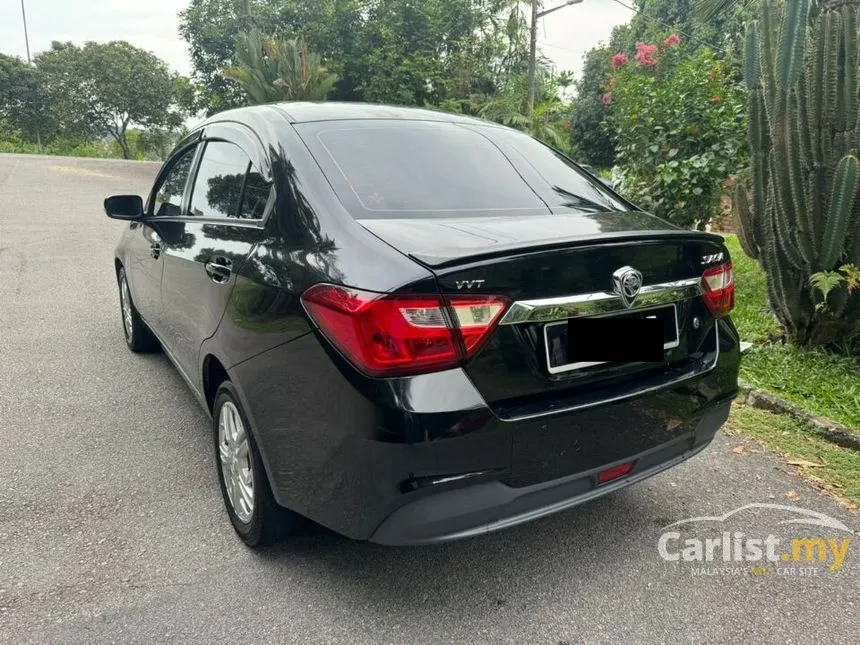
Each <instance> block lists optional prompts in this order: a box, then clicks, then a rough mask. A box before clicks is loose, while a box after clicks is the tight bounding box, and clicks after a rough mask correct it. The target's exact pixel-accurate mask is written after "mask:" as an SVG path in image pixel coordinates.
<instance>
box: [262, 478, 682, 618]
mask: <svg viewBox="0 0 860 645" xmlns="http://www.w3.org/2000/svg"><path fill="white" fill-rule="evenodd" d="M667 522H668V520H666V518H665V517H663V516H662V514H661V512H660V507H659V506H658V505H657V502H656V500H655V499H654V498H653V497H652V496H651V495H649V494H648V492H647V491H645V490H644V489H635V488H634V489H628V490H624V491H619V492H617V493H615V494H612V495H609V496H607V497H605V498H602V499H599V500H595V501H593V502H590V503H587V504H584V505H581V506H577V507H575V508H572V509H569V510H567V511H565V512H562V513H560V514H558V515H555V516H552V517H549V518H544V519H542V520H538V521H535V522H531V523H528V524H525V525H521V526H518V527H514V528H512V529H508V530H505V531H501V532H498V533H493V534H490V535H485V536H481V537H477V538H472V539H468V540H462V541H458V542H452V543H447V544H439V545H431V546H421V547H386V546H380V545H375V544H371V543H367V542H357V541H352V540H349V539H347V538H344V537H342V536H340V535H338V534H336V533H333V532H331V531H329V530H327V529H325V528H323V527H320V526H318V525H314V524H310V523H308V524H307V525H306V526H304V527H302V530H301V531H300V532H299V533H298V534H297V535H293V536H292V537H291V538H289V539H288V540H286V541H284V542H283V543H282V544H279V545H277V546H274V547H272V548H270V549H268V550H266V551H264V552H262V553H260V555H259V557H260V558H261V559H262V560H264V562H265V566H264V567H261V569H264V570H266V571H268V572H269V575H272V576H275V577H280V576H281V575H287V576H291V575H292V574H294V573H295V572H296V568H297V567H298V568H299V569H309V570H310V572H311V573H313V575H312V576H303V580H305V581H307V580H319V581H320V584H323V583H324V582H323V581H327V582H326V583H325V584H326V589H327V592H326V593H331V590H332V589H337V590H339V592H340V593H341V594H342V598H341V601H342V602H344V603H346V604H348V605H352V604H355V603H357V602H366V603H370V604H373V605H377V604H379V603H382V604H383V605H387V606H388V607H389V608H390V609H391V610H394V611H399V610H405V609H408V608H409V607H413V606H416V605H420V606H421V607H422V609H426V608H428V607H429V608H432V607H433V606H440V607H441V606H450V605H451V603H452V602H453V601H455V600H456V599H457V598H459V599H460V600H462V601H464V602H468V603H474V602H479V603H484V602H486V603H488V604H489V605H491V606H492V605H493V604H496V605H502V604H505V603H507V602H516V600H517V598H518V597H520V598H523V599H525V598H532V599H533V598H534V597H535V595H534V592H535V589H552V588H558V587H559V586H562V587H579V586H582V585H585V584H590V583H592V582H594V581H595V580H596V579H598V578H600V577H604V576H608V575H614V572H617V571H618V570H619V569H620V570H623V569H625V568H627V567H629V568H632V569H636V568H641V565H642V562H643V557H642V551H643V549H648V548H653V547H651V545H652V544H656V541H652V540H651V537H652V536H653V537H654V540H656V536H657V534H658V533H659V527H660V526H663V525H665V524H666V523H667ZM659 562H660V561H659V558H658V557H657V553H656V550H655V551H654V558H653V563H654V565H655V567H656V566H659ZM513 571H516V572H518V574H517V576H516V579H515V580H512V579H511V578H512V575H511V573H510V572H513ZM523 572H529V573H527V574H525V575H524V574H523ZM333 581H336V584H332V582H333ZM270 582H275V581H274V580H270ZM538 595H539V594H538ZM452 596H454V597H452Z"/></svg>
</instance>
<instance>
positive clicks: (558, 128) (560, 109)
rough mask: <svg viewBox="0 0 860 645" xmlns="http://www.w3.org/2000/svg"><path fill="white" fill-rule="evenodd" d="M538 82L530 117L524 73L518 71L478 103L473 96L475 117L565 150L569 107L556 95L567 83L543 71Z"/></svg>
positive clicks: (564, 78)
mask: <svg viewBox="0 0 860 645" xmlns="http://www.w3.org/2000/svg"><path fill="white" fill-rule="evenodd" d="M541 76H543V78H542V79H541V82H540V83H539V84H538V89H537V92H536V96H537V100H536V103H535V106H534V111H533V112H532V116H531V118H530V117H529V116H528V115H527V114H526V100H527V84H528V76H527V75H526V74H519V75H517V76H515V77H513V78H511V79H509V81H508V83H507V84H506V85H505V87H503V88H501V90H500V91H499V92H498V93H497V94H495V95H493V96H492V97H490V98H488V99H486V102H484V103H481V99H476V103H475V105H476V106H477V113H478V115H479V116H481V117H482V118H485V119H489V120H491V121H496V122H498V123H501V124H503V125H507V126H510V127H513V128H517V129H518V130H522V131H523V132H525V133H526V134H528V135H530V136H533V137H534V138H536V139H540V140H541V141H543V142H544V143H546V144H548V145H550V146H552V147H554V148H558V149H560V150H563V151H567V149H568V147H569V133H568V131H567V128H569V127H570V121H569V120H568V114H569V111H570V110H569V107H568V106H567V105H566V104H565V103H564V102H563V101H562V100H561V99H560V98H559V97H558V90H559V88H560V87H561V86H563V85H565V84H569V82H570V79H569V77H568V76H567V75H561V76H555V75H552V74H549V73H548V72H546V71H544V73H543V74H542V75H541Z"/></svg>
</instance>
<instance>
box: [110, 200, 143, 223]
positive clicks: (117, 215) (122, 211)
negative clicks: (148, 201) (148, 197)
mask: <svg viewBox="0 0 860 645" xmlns="http://www.w3.org/2000/svg"><path fill="white" fill-rule="evenodd" d="M105 213H107V216H108V217H111V218H113V219H122V220H135V219H140V218H141V217H143V199H142V198H141V196H140V195H111V196H110V197H105Z"/></svg>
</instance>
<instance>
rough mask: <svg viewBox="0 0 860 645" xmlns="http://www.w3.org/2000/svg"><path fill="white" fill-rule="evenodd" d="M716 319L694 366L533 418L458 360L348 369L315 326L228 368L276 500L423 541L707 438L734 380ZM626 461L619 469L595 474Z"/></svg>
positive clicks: (319, 518) (533, 506)
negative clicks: (405, 370)
mask: <svg viewBox="0 0 860 645" xmlns="http://www.w3.org/2000/svg"><path fill="white" fill-rule="evenodd" d="M720 325H721V329H720V333H719V356H718V360H717V361H716V364H715V365H713V364H712V362H711V361H710V359H708V360H707V364H708V366H709V369H707V370H706V371H705V372H703V373H701V374H696V375H693V376H692V377H691V378H689V379H687V380H684V381H681V382H671V383H668V384H664V385H663V387H660V388H653V387H650V385H649V384H648V383H647V382H645V381H642V380H641V379H640V382H639V383H638V385H639V386H640V387H641V388H642V390H641V391H631V390H628V391H627V394H628V397H626V398H623V399H618V398H612V399H611V400H610V401H608V402H606V403H605V404H602V405H590V406H581V405H580V404H581V403H582V402H581V401H578V400H574V401H570V402H559V406H558V409H555V410H551V411H550V412H549V413H547V414H544V415H541V416H536V415H532V414H523V415H522V416H521V417H520V418H503V417H502V416H501V415H499V414H498V413H496V412H495V411H494V410H493V409H491V408H490V407H488V405H487V403H486V402H485V400H484V399H483V398H482V397H481V395H480V394H479V392H478V391H477V390H476V388H475V386H474V385H473V383H472V382H471V381H470V380H469V378H468V377H467V375H466V374H465V371H464V370H462V369H452V370H448V371H446V372H438V373H432V374H424V375H419V376H414V377H403V378H399V379H368V378H365V377H359V376H357V375H356V374H355V372H354V370H353V369H352V368H351V367H350V366H349V365H347V364H345V362H344V361H343V359H341V358H340V357H339V355H338V354H337V353H336V352H334V351H333V350H332V349H331V348H330V347H329V346H328V345H327V343H326V342H325V341H324V339H321V338H319V337H318V336H317V335H316V334H307V335H305V336H302V337H301V338H298V339H296V340H294V341H292V342H290V343H286V344H283V345H280V346H278V347H276V348H273V349H272V350H269V351H267V352H264V353H262V354H260V355H258V356H255V357H254V358H252V359H250V360H248V361H245V362H243V363H241V364H238V365H235V366H233V367H231V368H230V370H229V373H230V377H231V380H232V381H233V384H234V385H235V386H236V387H237V390H238V392H239V396H240V397H241V398H242V403H243V406H244V408H245V410H246V411H247V414H248V416H249V421H250V424H251V427H252V429H253V431H254V434H255V436H256V439H257V445H258V447H259V448H260V451H261V454H262V458H263V463H264V465H265V468H266V472H267V475H268V479H269V482H270V484H271V487H272V492H273V494H274V496H275V499H276V500H277V502H278V503H279V504H281V505H282V506H285V507H287V508H290V509H292V510H294V511H296V512H297V513H300V514H302V515H305V516H306V517H308V518H310V519H312V520H314V521H315V522H318V523H320V524H323V525H324V526H327V527H329V528H330V529H333V530H335V531H337V532H338V533H342V534H344V535H346V536H348V537H351V538H354V539H361V540H368V539H370V540H373V541H376V542H380V543H385V544H421V543H427V542H437V541H442V540H451V539H456V538H461V537H467V536H469V535H476V534H481V533H485V532H489V531H492V530H497V529H501V528H503V527H505V526H510V525H513V524H518V523H521V522H526V521H529V520H531V519H535V518H537V517H541V516H543V515H547V514H550V513H553V512H556V511H558V510H561V509H564V508H567V507H569V506H573V505H575V504H579V503H581V502H584V501H587V500H589V499H592V498H594V497H597V496H599V495H602V494H605V493H608V492H611V491H613V490H616V489H617V488H620V487H622V486H625V485H629V484H631V483H633V482H635V481H639V480H640V479H643V478H645V477H648V476H650V475H653V474H655V473H657V472H659V471H661V470H663V469H665V468H668V467H670V466H672V465H673V464H675V463H678V462H679V461H681V460H683V459H686V458H688V457H690V456H691V455H693V454H695V453H696V452H698V451H699V450H701V449H702V448H704V447H705V446H706V445H707V444H708V442H710V440H711V439H712V438H713V435H714V432H715V431H716V430H717V428H718V427H719V426H720V425H721V424H722V423H723V421H724V420H725V418H726V415H727V414H728V406H729V402H730V401H731V399H732V398H733V397H734V395H735V393H736V391H737V376H738V367H739V361H740V352H739V349H738V339H737V333H736V331H735V330H734V327H733V326H732V325H731V322H730V321H728V320H722V321H720ZM703 360H705V359H704V358H703ZM299 366H300V369H299V368H298V367H299ZM646 386H648V387H646ZM567 403H571V404H572V405H573V408H570V407H569V406H568V405H567ZM525 412H529V411H528V410H526V411H525ZM631 461H635V462H636V463H635V464H634V468H633V469H632V470H631V471H630V473H629V474H628V475H627V476H626V477H625V478H624V479H623V480H618V481H614V482H611V483H608V484H604V485H601V486H599V487H598V486H596V485H595V477H596V473H598V472H600V471H601V470H604V469H606V468H609V467H612V466H614V465H616V464H621V463H628V462H631Z"/></svg>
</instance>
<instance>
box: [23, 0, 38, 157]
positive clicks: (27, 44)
mask: <svg viewBox="0 0 860 645" xmlns="http://www.w3.org/2000/svg"><path fill="white" fill-rule="evenodd" d="M21 19H22V20H23V21H24V47H26V48H27V65H32V64H33V61H32V60H31V59H30V36H29V34H28V33H27V11H26V9H24V0H21ZM33 107H34V108H35V107H36V106H35V105H34V106H33ZM36 146H37V147H38V149H39V152H41V151H42V134H41V132H40V131H39V117H38V115H37V116H36Z"/></svg>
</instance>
